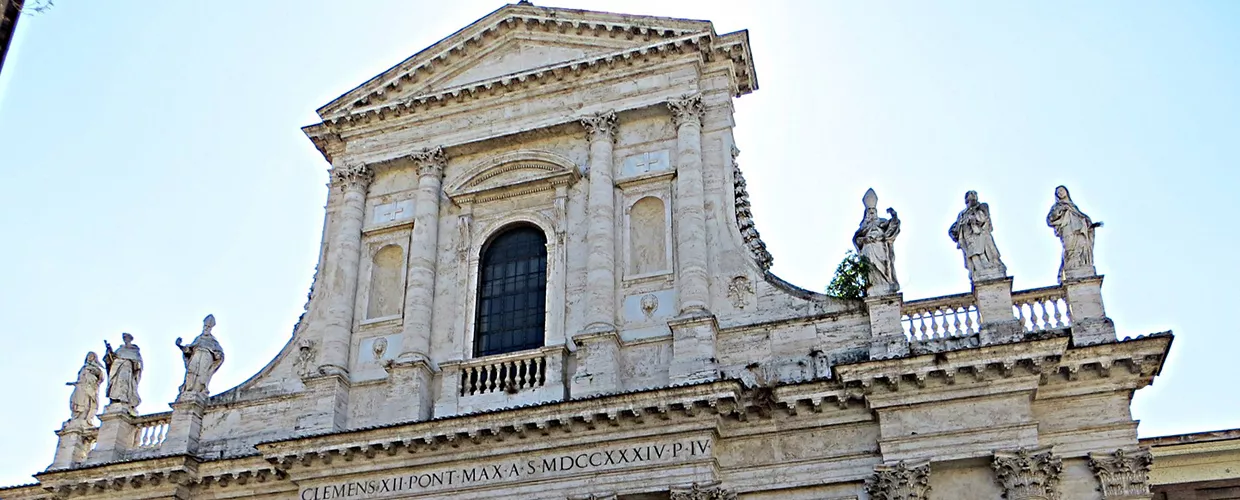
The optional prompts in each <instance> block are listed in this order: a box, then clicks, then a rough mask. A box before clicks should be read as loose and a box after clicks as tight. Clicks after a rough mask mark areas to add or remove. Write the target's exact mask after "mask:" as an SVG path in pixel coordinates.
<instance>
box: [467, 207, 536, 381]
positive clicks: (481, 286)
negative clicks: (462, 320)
mask: <svg viewBox="0 0 1240 500" xmlns="http://www.w3.org/2000/svg"><path fill="white" fill-rule="evenodd" d="M477 310H478V313H477V318H476V319H477V323H476V326H475V328H474V331H475V334H474V356H489V355H492V354H503V353H506V352H514V351H522V350H526V349H534V348H538V347H542V346H543V337H544V334H543V331H544V327H545V326H546V313H547V237H546V236H544V235H543V232H542V231H540V230H539V229H538V228H536V227H533V226H525V225H521V226H516V227H513V228H510V229H507V230H505V231H503V232H502V233H500V234H498V235H497V236H495V237H494V238H493V239H492V240H491V241H490V242H488V243H487V245H486V246H485V247H483V251H482V260H481V264H480V265H479V270H478V307H477Z"/></svg>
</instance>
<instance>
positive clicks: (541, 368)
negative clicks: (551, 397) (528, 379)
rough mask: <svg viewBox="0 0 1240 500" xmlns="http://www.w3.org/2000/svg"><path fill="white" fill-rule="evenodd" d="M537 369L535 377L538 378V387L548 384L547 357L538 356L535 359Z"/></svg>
mask: <svg viewBox="0 0 1240 500" xmlns="http://www.w3.org/2000/svg"><path fill="white" fill-rule="evenodd" d="M534 363H535V371H534V377H535V378H536V379H537V380H538V384H537V386H538V387H542V386H544V385H547V358H538V359H536V360H534Z"/></svg>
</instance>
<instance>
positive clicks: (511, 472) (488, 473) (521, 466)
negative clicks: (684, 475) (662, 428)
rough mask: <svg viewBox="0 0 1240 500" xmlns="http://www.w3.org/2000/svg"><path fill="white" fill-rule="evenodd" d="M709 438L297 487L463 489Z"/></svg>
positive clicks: (659, 456) (581, 468)
mask: <svg viewBox="0 0 1240 500" xmlns="http://www.w3.org/2000/svg"><path fill="white" fill-rule="evenodd" d="M710 447H711V442H710V440H709V439H692V440H684V441H675V442H671V443H657V444H644V445H637V446H628V447H617V448H605V449H602V450H594V451H581V452H576V453H564V454H555V455H545V456H532V457H526V458H519V459H513V460H508V461H502V462H496V463H484V464H477V465H464V466H459V467H453V468H443V469H438V470H434V471H430V472H423V473H414V474H408V475H403V476H396V477H388V478H380V479H359V480H356V481H348V482H342V483H333V484H327V485H322V486H315V487H312V488H306V489H303V490H301V500H350V499H369V498H379V497H383V496H388V495H398V494H413V493H422V492H427V491H435V490H445V489H453V488H466V487H470V486H479V485H482V484H491V483H495V482H507V481H521V480H529V479H535V478H546V477H550V476H555V475H559V474H571V473H575V472H586V471H605V470H609V469H616V468H622V467H626V466H632V465H646V464H656V463H668V462H674V461H677V460H689V459H693V458H703V457H706V456H709V455H710Z"/></svg>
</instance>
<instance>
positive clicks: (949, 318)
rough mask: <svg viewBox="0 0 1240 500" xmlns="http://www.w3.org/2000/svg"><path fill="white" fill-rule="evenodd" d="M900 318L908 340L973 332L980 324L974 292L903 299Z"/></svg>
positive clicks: (937, 337) (966, 334) (941, 337)
mask: <svg viewBox="0 0 1240 500" xmlns="http://www.w3.org/2000/svg"><path fill="white" fill-rule="evenodd" d="M900 312H901V317H900V322H901V324H902V326H903V327H904V335H905V336H906V337H908V339H909V341H910V342H919V341H920V342H924V341H929V340H933V339H943V338H949V337H967V336H970V335H976V334H977V332H978V330H979V328H980V327H981V320H980V318H979V317H978V314H977V305H976V304H975V303H974V300H973V295H971V294H967V293H964V294H958V295H947V296H943V297H933V298H929V299H921V300H912V301H909V302H905V303H904V305H903V307H901V311H900Z"/></svg>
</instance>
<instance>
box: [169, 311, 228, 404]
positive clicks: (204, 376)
mask: <svg viewBox="0 0 1240 500" xmlns="http://www.w3.org/2000/svg"><path fill="white" fill-rule="evenodd" d="M212 328H215V316H213V315H210V314H208V315H207V317H206V318H203V320H202V333H201V334H199V335H198V337H197V338H195V339H194V341H193V342H190V343H189V344H188V345H181V337H177V340H176V346H177V348H178V349H180V350H181V357H182V358H183V359H184V361H185V382H184V383H182V384H181V388H180V394H179V395H178V396H177V401H183V400H186V399H189V398H192V397H198V396H206V395H207V384H209V383H211V377H212V376H213V375H215V372H216V370H219V369H220V365H222V364H224V349H223V348H221V347H220V343H219V341H217V340H215V336H214V335H212V334H211V329H212Z"/></svg>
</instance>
